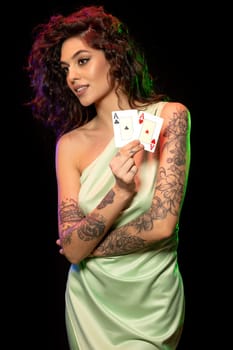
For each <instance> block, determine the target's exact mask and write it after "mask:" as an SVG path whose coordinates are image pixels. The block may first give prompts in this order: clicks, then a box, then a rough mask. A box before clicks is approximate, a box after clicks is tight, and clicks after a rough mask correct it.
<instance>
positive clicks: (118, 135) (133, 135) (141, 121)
mask: <svg viewBox="0 0 233 350" xmlns="http://www.w3.org/2000/svg"><path fill="white" fill-rule="evenodd" d="M112 121H113V129H114V138H115V145H116V147H122V146H124V145H125V144H127V143H129V142H130V141H132V140H140V141H141V143H142V144H143V145H144V149H145V150H146V151H149V152H154V151H155V148H156V145H157V142H158V138H159V133H160V130H161V127H162V124H163V118H161V117H159V116H156V115H153V114H150V113H147V112H144V111H139V110H137V109H128V110H123V111H112Z"/></svg>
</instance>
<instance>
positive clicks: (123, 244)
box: [96, 227, 147, 256]
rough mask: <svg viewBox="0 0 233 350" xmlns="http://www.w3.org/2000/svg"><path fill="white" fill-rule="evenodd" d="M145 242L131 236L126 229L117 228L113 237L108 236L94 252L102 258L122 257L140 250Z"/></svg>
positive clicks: (144, 245)
mask: <svg viewBox="0 0 233 350" xmlns="http://www.w3.org/2000/svg"><path fill="white" fill-rule="evenodd" d="M146 246H147V245H146V241H145V240H144V239H142V238H141V237H138V236H131V235H130V234H129V233H128V232H127V228H126V227H122V228H118V229H117V230H116V231H114V235H112V234H110V235H108V236H106V237H105V238H104V240H103V241H102V242H101V244H99V246H98V248H97V249H96V252H98V254H100V255H103V256H110V255H122V254H127V253H131V252H134V251H139V250H142V249H144V248H145V247H146Z"/></svg>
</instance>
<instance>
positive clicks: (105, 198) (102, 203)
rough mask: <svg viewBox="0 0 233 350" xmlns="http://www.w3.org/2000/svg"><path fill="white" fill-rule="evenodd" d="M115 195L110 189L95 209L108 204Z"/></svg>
mask: <svg viewBox="0 0 233 350" xmlns="http://www.w3.org/2000/svg"><path fill="white" fill-rule="evenodd" d="M114 197H115V192H114V191H113V190H111V191H110V192H109V193H108V194H107V195H106V196H105V197H104V199H103V200H102V201H101V203H100V204H99V205H98V206H97V209H103V208H105V207H106V206H107V205H108V204H111V203H113V199H114Z"/></svg>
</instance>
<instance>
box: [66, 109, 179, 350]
mask: <svg viewBox="0 0 233 350" xmlns="http://www.w3.org/2000/svg"><path fill="white" fill-rule="evenodd" d="M163 105H164V102H159V103H157V104H154V105H152V106H151V107H150V109H148V110H147V111H148V112H149V113H152V114H156V115H160V113H161V110H162V107H163ZM116 152H117V149H116V147H115V143H114V139H112V140H111V141H110V143H109V144H108V145H107V146H106V148H105V149H104V150H103V152H102V153H101V154H100V155H99V156H98V157H97V158H96V159H95V160H94V161H93V162H92V163H91V164H90V165H89V166H88V167H87V168H85V170H84V171H83V173H82V176H81V190H80V193H79V199H78V200H79V204H80V206H81V207H82V209H83V210H84V212H85V213H88V212H90V211H91V210H93V209H94V208H95V207H96V206H97V205H98V204H99V202H100V200H101V199H102V198H103V197H104V196H105V195H106V193H108V192H109V190H110V189H111V188H112V186H113V184H114V178H113V175H112V173H111V170H110V168H109V166H108V165H109V162H110V160H111V159H112V157H113V156H114V154H115V153H116ZM144 153H145V154H149V153H150V152H144ZM148 159H149V158H148ZM148 159H147V157H145V159H144V162H143V166H142V167H141V169H140V171H141V175H143V176H141V185H140V191H139V193H138V194H137V195H136V196H135V198H134V200H133V203H132V205H131V207H130V208H128V209H127V210H125V212H124V214H123V215H122V216H121V217H120V219H119V220H118V221H116V223H115V227H119V226H122V225H124V224H126V223H128V222H129V221H131V220H132V219H135V218H136V217H138V216H139V215H141V214H143V213H144V212H145V211H146V210H147V209H148V208H149V207H150V206H151V203H152V198H153V189H154V186H155V181H156V173H157V165H158V164H157V163H156V161H155V160H153V161H151V159H150V161H149V160H148ZM177 247H178V229H176V232H174V235H173V236H172V237H170V238H169V239H166V240H163V242H160V243H158V244H157V245H155V247H154V248H153V250H150V251H147V252H143V253H142V252H139V253H131V254H127V255H121V256H111V257H96V258H95V257H94V258H86V259H84V260H83V261H82V262H81V263H80V264H71V266H70V269H69V271H68V276H67V285H66V293H65V300H66V316H65V318H66V328H67V335H68V340H69V345H70V349H71V350H155V349H157V350H174V349H176V348H177V344H178V342H179V339H180V336H181V333H182V327H183V323H184V313H185V297H184V288H183V281H182V276H181V273H180V270H179V266H178V258H177Z"/></svg>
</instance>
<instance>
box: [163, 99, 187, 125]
mask: <svg viewBox="0 0 233 350" xmlns="http://www.w3.org/2000/svg"><path fill="white" fill-rule="evenodd" d="M161 117H162V118H164V119H165V123H166V124H167V123H169V122H171V121H173V122H174V121H177V122H181V121H183V123H186V124H187V126H189V125H190V118H191V115H190V111H189V109H188V107H187V106H185V105H184V104H183V103H180V102H167V103H166V104H165V105H164V107H163V109H162V112H161Z"/></svg>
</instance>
